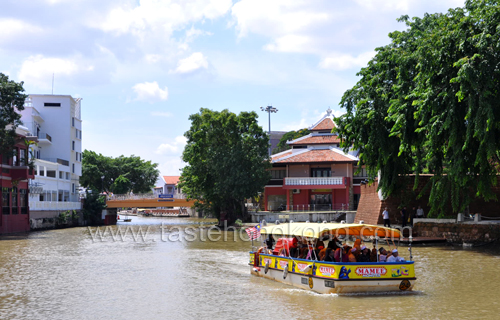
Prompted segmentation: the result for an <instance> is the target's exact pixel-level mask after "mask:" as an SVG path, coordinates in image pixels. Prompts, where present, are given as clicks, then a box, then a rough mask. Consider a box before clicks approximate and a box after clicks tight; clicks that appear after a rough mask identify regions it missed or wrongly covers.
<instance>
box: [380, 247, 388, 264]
mask: <svg viewBox="0 0 500 320" xmlns="http://www.w3.org/2000/svg"><path fill="white" fill-rule="evenodd" d="M378 251H379V252H380V255H379V256H378V261H379V262H386V261H387V250H385V249H384V247H381V248H380V249H378Z"/></svg>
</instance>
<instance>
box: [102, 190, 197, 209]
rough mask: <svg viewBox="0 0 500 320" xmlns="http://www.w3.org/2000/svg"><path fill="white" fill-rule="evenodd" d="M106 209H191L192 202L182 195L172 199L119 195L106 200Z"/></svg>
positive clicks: (149, 195)
mask: <svg viewBox="0 0 500 320" xmlns="http://www.w3.org/2000/svg"><path fill="white" fill-rule="evenodd" d="M106 204H107V206H108V208H158V207H193V206H194V200H187V199H186V198H185V196H184V195H173V197H172V198H160V196H159V195H158V194H150V193H146V194H131V195H128V194H126V195H125V194H119V195H111V196H109V197H108V198H107V199H106Z"/></svg>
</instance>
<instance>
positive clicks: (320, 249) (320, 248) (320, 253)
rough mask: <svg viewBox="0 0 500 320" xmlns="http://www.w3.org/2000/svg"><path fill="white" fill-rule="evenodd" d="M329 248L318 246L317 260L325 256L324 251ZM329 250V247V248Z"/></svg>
mask: <svg viewBox="0 0 500 320" xmlns="http://www.w3.org/2000/svg"><path fill="white" fill-rule="evenodd" d="M328 249H330V248H323V247H318V250H319V251H318V258H319V260H324V259H325V256H326V251H327V250H328ZM330 250H331V249H330Z"/></svg>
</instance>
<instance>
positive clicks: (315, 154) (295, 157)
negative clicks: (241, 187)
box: [272, 148, 359, 164]
mask: <svg viewBox="0 0 500 320" xmlns="http://www.w3.org/2000/svg"><path fill="white" fill-rule="evenodd" d="M278 155H279V156H277V157H274V156H273V157H272V162H273V163H283V164H285V163H317V162H358V161H359V159H358V158H357V157H355V156H352V155H350V154H347V153H344V152H343V151H342V150H340V149H338V148H328V149H303V150H300V151H295V152H288V153H286V154H285V152H283V153H281V154H278Z"/></svg>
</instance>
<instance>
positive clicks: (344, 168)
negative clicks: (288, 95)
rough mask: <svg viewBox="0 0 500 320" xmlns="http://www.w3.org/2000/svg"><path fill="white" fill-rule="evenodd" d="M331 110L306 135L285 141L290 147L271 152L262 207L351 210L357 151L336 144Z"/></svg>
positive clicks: (357, 182)
mask: <svg viewBox="0 0 500 320" xmlns="http://www.w3.org/2000/svg"><path fill="white" fill-rule="evenodd" d="M331 113H332V111H331V110H330V109H328V110H327V113H326V115H325V116H324V117H323V118H321V119H320V120H319V121H318V122H317V123H315V124H314V125H312V126H311V127H310V128H309V130H310V131H311V133H310V134H309V135H306V136H303V137H300V138H298V139H295V140H292V141H288V142H287V144H288V145H290V146H291V147H292V149H290V150H286V151H283V152H281V153H278V154H274V155H273V156H272V158H271V159H272V165H273V167H272V169H271V180H270V181H269V183H268V185H266V188H265V192H264V194H265V197H264V203H265V207H266V210H277V209H278V208H279V207H280V206H281V208H283V207H285V209H286V210H310V211H319V210H339V209H345V210H355V209H356V207H357V203H358V201H359V196H360V183H361V181H363V180H365V179H366V178H367V177H366V170H361V172H360V173H359V174H357V175H356V176H355V175H354V173H355V172H356V171H357V169H358V168H357V165H358V161H359V159H358V157H357V152H356V151H352V152H349V153H345V152H344V151H343V150H342V149H340V148H339V144H340V139H339V137H338V136H337V134H336V133H335V130H334V129H335V124H334V122H333V119H332V118H333V117H332V114H331Z"/></svg>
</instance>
